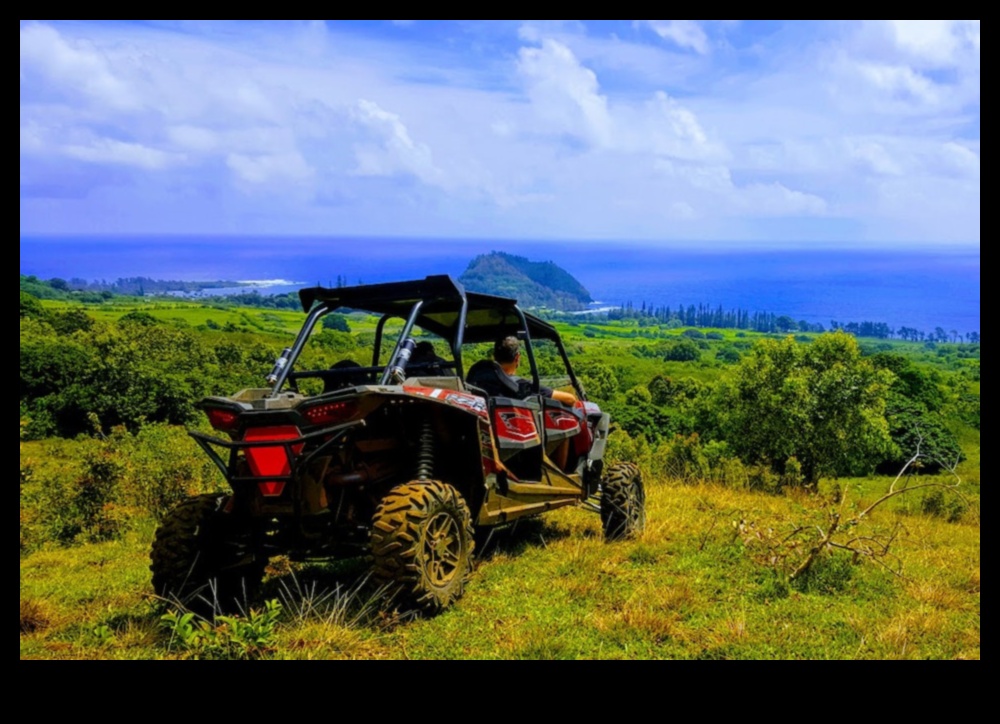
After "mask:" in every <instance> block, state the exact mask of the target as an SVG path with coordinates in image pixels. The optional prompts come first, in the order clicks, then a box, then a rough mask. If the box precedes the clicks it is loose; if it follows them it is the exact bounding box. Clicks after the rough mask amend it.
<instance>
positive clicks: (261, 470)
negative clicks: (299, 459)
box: [243, 425, 302, 498]
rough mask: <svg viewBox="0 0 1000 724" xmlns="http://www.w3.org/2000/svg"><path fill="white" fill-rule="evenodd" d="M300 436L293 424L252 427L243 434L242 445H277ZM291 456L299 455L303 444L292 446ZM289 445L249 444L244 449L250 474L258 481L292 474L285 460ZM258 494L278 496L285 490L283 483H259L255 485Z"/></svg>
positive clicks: (281, 481)
mask: <svg viewBox="0 0 1000 724" xmlns="http://www.w3.org/2000/svg"><path fill="white" fill-rule="evenodd" d="M298 437H301V435H300V433H299V429H298V428H297V427H295V426H294V425H277V426H275V427H252V428H250V429H249V430H247V431H246V433H244V435H243V442H250V443H254V442H280V441H282V440H295V439H296V438H298ZM290 447H291V454H292V455H298V454H299V453H300V452H302V443H301V442H300V443H297V444H295V445H291V446H290ZM288 452H289V446H288V445H280V444H279V445H261V446H259V447H257V446H254V445H251V446H249V447H247V448H246V456H247V463H248V464H249V465H250V472H251V473H252V474H253V476H254V477H257V478H270V477H284V476H286V475H290V474H291V472H292V461H291V460H290V459H289V457H288ZM257 489H258V490H260V494H261V495H263V496H264V497H267V498H275V497H278V496H280V495H281V493H282V492H283V491H284V489H285V481H283V480H261V481H259V482H258V483H257Z"/></svg>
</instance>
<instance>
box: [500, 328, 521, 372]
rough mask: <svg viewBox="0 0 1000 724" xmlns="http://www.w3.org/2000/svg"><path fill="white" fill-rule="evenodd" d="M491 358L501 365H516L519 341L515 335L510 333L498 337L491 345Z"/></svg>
mask: <svg viewBox="0 0 1000 724" xmlns="http://www.w3.org/2000/svg"><path fill="white" fill-rule="evenodd" d="M493 359H495V360H496V361H497V363H498V364H500V366H501V367H509V366H514V367H516V366H517V363H518V362H519V361H520V359H521V343H520V342H519V341H518V339H517V337H515V336H513V335H511V336H509V337H504V338H502V339H498V340H497V341H496V344H494V345H493Z"/></svg>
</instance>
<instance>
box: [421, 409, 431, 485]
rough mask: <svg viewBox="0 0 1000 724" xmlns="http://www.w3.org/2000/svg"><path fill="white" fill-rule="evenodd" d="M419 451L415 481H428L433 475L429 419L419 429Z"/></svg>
mask: <svg viewBox="0 0 1000 724" xmlns="http://www.w3.org/2000/svg"><path fill="white" fill-rule="evenodd" d="M419 445H420V449H419V450H418V451H417V480H430V479H431V477H432V475H433V474H434V430H433V429H432V427H431V421H430V418H427V419H426V420H424V422H423V426H422V427H421V429H420V443H419Z"/></svg>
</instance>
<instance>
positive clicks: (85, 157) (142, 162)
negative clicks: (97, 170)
mask: <svg viewBox="0 0 1000 724" xmlns="http://www.w3.org/2000/svg"><path fill="white" fill-rule="evenodd" d="M62 151H63V153H64V154H65V155H67V156H69V157H71V158H77V159H80V160H81V161H88V162H90V163H107V164H113V165H120V166H134V167H137V168H144V169H150V170H158V169H163V168H166V167H167V166H170V165H173V164H176V163H178V162H180V161H181V160H182V158H180V157H177V156H174V155H172V154H169V153H164V152H163V151H159V150H157V149H155V148H149V147H148V146H143V145H142V144H139V143H125V142H122V141H115V140H112V139H108V138H97V139H94V140H93V141H92V142H91V143H89V144H87V145H75V144H68V145H64V146H62Z"/></svg>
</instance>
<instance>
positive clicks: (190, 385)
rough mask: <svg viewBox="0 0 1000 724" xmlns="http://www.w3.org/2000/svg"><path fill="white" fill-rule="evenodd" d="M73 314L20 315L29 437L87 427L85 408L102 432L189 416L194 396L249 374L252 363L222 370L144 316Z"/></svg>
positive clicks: (208, 355)
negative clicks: (47, 319)
mask: <svg viewBox="0 0 1000 724" xmlns="http://www.w3.org/2000/svg"><path fill="white" fill-rule="evenodd" d="M81 315H82V313H80V314H77V313H76V312H67V313H64V314H63V315H58V314H57V315H53V320H54V324H48V323H42V324H39V323H38V322H37V321H35V320H33V319H31V318H25V319H22V320H21V346H20V388H19V393H20V401H21V404H22V408H23V409H24V410H25V413H26V414H27V416H28V417H29V418H30V419H31V424H30V426H29V430H28V432H29V435H30V436H31V437H34V438H39V437H43V436H46V435H51V434H59V435H63V436H67V437H68V436H73V435H77V434H80V433H82V432H87V431H88V430H89V423H88V422H87V417H88V415H89V414H94V415H96V416H97V419H98V420H99V423H100V427H101V429H103V430H104V431H108V430H110V429H111V428H112V427H114V426H116V425H125V426H127V427H128V428H130V429H132V430H135V429H138V427H139V425H140V424H141V423H142V422H143V421H144V420H148V421H163V422H170V423H174V424H181V423H186V422H190V421H191V420H193V419H194V417H195V414H196V413H195V408H194V403H195V402H196V401H197V400H198V399H199V398H201V397H203V396H204V395H206V394H209V393H210V392H218V391H219V389H220V388H222V389H226V388H235V389H238V388H239V387H240V386H245V382H247V381H250V380H252V379H253V378H252V377H251V376H250V374H249V373H250V372H252V370H248V369H245V368H243V369H237V368H235V367H234V366H232V365H231V366H230V367H229V368H228V369H227V370H226V371H225V372H224V373H223V372H222V371H221V370H220V369H219V366H218V365H217V364H215V361H216V360H217V359H218V356H217V355H216V354H215V353H214V352H215V350H213V349H212V348H207V347H206V346H205V345H204V344H203V343H202V342H200V341H199V340H198V339H197V338H195V337H194V336H193V335H192V334H190V333H188V332H185V331H183V330H180V329H177V328H175V327H170V326H166V325H161V324H152V325H151V324H149V323H148V320H147V319H146V318H147V317H148V316H149V315H143V314H141V313H140V314H137V315H126V316H125V317H123V318H122V320H120V322H119V323H118V324H116V325H108V324H102V323H98V322H93V321H92V320H90V318H89V317H87V316H86V315H82V316H81ZM83 320H86V323H84V322H83ZM60 324H63V325H65V326H63V327H62V328H60V327H59V325H60ZM227 353H228V357H229V358H230V360H234V359H235V357H236V356H237V355H236V354H235V352H234V351H233V350H232V349H229V350H228V352H224V353H223V355H224V356H226V354H227Z"/></svg>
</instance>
